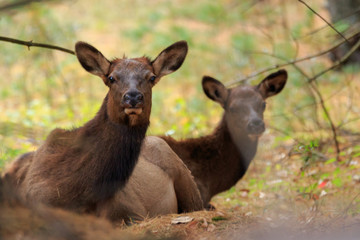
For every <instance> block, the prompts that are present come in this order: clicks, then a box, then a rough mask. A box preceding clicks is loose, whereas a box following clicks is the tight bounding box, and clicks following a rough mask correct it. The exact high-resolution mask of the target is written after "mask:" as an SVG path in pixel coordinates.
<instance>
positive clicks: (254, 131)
mask: <svg viewBox="0 0 360 240" xmlns="http://www.w3.org/2000/svg"><path fill="white" fill-rule="evenodd" d="M264 131H265V124H264V121H263V120H262V119H261V118H255V119H251V120H250V121H249V123H248V125H247V132H248V136H249V137H250V138H258V137H260V136H261V134H263V132H264Z"/></svg>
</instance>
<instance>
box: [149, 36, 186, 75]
mask: <svg viewBox="0 0 360 240" xmlns="http://www.w3.org/2000/svg"><path fill="white" fill-rule="evenodd" d="M187 52H188V45H187V43H186V41H179V42H176V43H174V44H173V45H171V46H169V47H167V48H166V49H165V50H163V51H162V52H161V53H160V54H159V55H158V56H157V57H156V58H155V60H154V61H152V63H151V64H152V66H153V68H154V73H155V74H156V76H157V79H159V78H160V77H162V76H165V75H167V74H170V73H172V72H175V71H176V70H178V69H179V68H180V67H181V65H182V63H183V62H184V60H185V57H186V54H187Z"/></svg>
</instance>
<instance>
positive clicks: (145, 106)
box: [4, 41, 201, 212]
mask: <svg viewBox="0 0 360 240" xmlns="http://www.w3.org/2000/svg"><path fill="white" fill-rule="evenodd" d="M187 50H188V47H187V43H186V42H185V41H179V42H176V43H174V44H173V45H171V46H169V47H168V48H166V49H165V50H163V51H162V52H161V53H160V54H159V55H158V56H157V57H156V58H155V60H153V61H151V60H150V59H149V58H147V57H141V58H130V59H129V58H126V57H124V58H122V59H120V58H117V59H114V60H112V61H109V60H108V59H107V58H105V57H104V56H103V54H102V53H101V52H100V51H98V50H97V49H96V48H94V47H93V46H91V45H89V44H87V43H84V42H78V43H77V44H76V45H75V52H76V56H77V58H78V60H79V62H80V64H81V65H82V67H83V68H84V69H85V70H86V71H88V72H89V73H91V74H94V75H96V76H98V77H100V78H101V79H102V80H103V82H104V84H105V85H106V86H107V87H108V88H109V91H108V93H107V95H106V97H105V99H104V100H103V103H102V105H101V107H100V110H99V111H98V113H97V114H96V116H95V117H94V118H93V119H92V120H90V121H88V122H87V123H86V124H85V125H83V126H82V127H79V128H76V129H72V130H64V129H55V130H53V131H52V132H51V133H50V134H49V136H48V137H47V139H46V141H45V142H44V144H43V145H42V146H40V147H39V149H38V150H37V151H35V152H30V153H27V154H25V155H23V156H21V157H20V158H18V159H17V160H15V161H14V163H13V164H12V165H10V167H9V168H8V170H6V171H5V174H4V178H5V179H7V181H10V182H12V183H13V184H15V186H16V187H17V188H18V189H19V192H21V193H22V198H24V199H26V200H27V201H31V202H40V203H45V204H47V205H51V206H55V207H61V208H65V209H70V210H75V211H77V212H92V211H94V210H95V209H97V205H101V203H102V202H106V201H107V200H109V199H111V198H113V197H114V195H115V194H116V192H118V191H120V190H121V189H122V188H123V186H124V185H125V184H126V182H127V181H128V179H129V177H130V176H131V174H132V172H133V170H134V167H135V165H136V163H137V160H138V157H139V154H140V150H141V146H142V143H143V140H144V138H145V133H146V130H147V128H148V125H149V118H150V111H151V95H152V87H153V86H154V85H155V84H156V83H157V82H158V81H159V80H160V78H161V77H163V76H165V75H167V74H170V73H172V72H174V71H176V70H177V69H178V68H179V67H180V66H181V65H182V63H183V61H184V59H185V57H186V54H187ZM163 145H164V144H163ZM165 146H167V145H166V144H165ZM167 147H168V146H167ZM168 148H169V147H168ZM170 153H172V154H168V155H175V154H174V153H173V152H171V150H170ZM175 156H176V155H175ZM150 181H151V179H149V182H148V184H151V182H150ZM194 186H195V190H197V189H196V185H195V183H194ZM195 193H198V192H196V191H195ZM198 198H199V201H201V198H200V195H198Z"/></svg>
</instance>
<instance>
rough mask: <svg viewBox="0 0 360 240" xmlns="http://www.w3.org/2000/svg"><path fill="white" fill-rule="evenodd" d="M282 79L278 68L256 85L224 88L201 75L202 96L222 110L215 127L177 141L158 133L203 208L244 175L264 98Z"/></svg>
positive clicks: (255, 140) (260, 128)
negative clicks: (195, 189)
mask: <svg viewBox="0 0 360 240" xmlns="http://www.w3.org/2000/svg"><path fill="white" fill-rule="evenodd" d="M286 81H287V72H286V71H285V70H279V71H278V72H276V73H272V74H270V75H269V76H267V77H266V78H265V79H264V80H263V81H262V82H261V83H259V84H258V85H256V86H237V87H234V88H230V89H227V88H226V87H225V86H224V85H223V84H222V83H221V82H219V81H218V80H216V79H214V78H212V77H208V76H204V77H203V80H202V86H203V90H204V92H205V94H206V96H207V97H209V98H210V99H211V100H213V101H215V102H217V103H219V104H220V105H221V106H222V108H223V109H224V114H223V116H222V119H221V121H220V123H219V124H218V126H217V127H216V128H215V130H214V131H213V132H212V133H211V134H210V135H207V136H203V137H200V138H192V139H185V140H180V141H177V140H175V139H173V138H172V137H169V136H162V138H163V139H164V140H165V141H166V142H167V143H168V144H169V146H170V147H171V148H172V149H173V150H174V151H175V153H176V154H177V155H178V156H179V157H180V158H181V159H182V160H183V162H184V163H185V164H186V166H187V167H188V168H189V169H190V171H191V173H192V175H193V176H194V178H195V182H196V184H197V186H198V188H199V190H200V194H201V197H202V200H203V203H204V207H205V208H208V209H210V208H212V206H211V205H210V204H209V202H210V200H211V198H212V197H213V196H214V195H216V194H217V193H220V192H222V191H225V190H227V189H229V188H230V187H232V186H233V185H235V184H236V183H237V182H238V180H240V179H241V178H242V177H243V175H244V174H245V172H246V170H247V168H248V166H249V164H250V162H251V160H252V159H253V158H254V156H255V154H256V151H257V145H258V139H259V137H260V136H261V135H262V133H263V132H264V131H265V124H264V121H263V113H264V110H265V107H266V102H265V100H266V99H267V98H268V97H271V96H274V95H276V94H278V93H279V92H281V90H282V89H283V88H284V86H285V84H286Z"/></svg>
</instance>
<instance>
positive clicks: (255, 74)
mask: <svg viewBox="0 0 360 240" xmlns="http://www.w3.org/2000/svg"><path fill="white" fill-rule="evenodd" d="M359 33H360V32H357V33H355V34H353V35H351V36H350V37H349V38H348V39H349V40H350V39H352V38H354V37H356V36H357V35H358V34H359ZM345 42H346V41H345V40H343V41H341V42H339V43H338V44H336V45H334V46H333V47H331V48H329V49H327V50H325V51H322V52H318V53H316V54H314V55H309V56H306V57H303V58H298V59H295V60H292V61H288V62H286V63H282V64H276V65H274V66H272V67H268V68H264V69H262V70H260V71H258V72H254V73H252V74H250V75H248V76H246V77H245V78H242V79H238V80H235V81H232V82H228V83H227V86H233V85H235V84H238V83H240V82H243V81H246V80H249V79H251V78H254V77H257V76H259V75H261V74H263V73H266V72H269V71H272V70H274V69H277V68H282V67H286V66H289V65H293V64H295V63H298V62H303V61H306V60H310V59H313V58H317V57H320V56H322V55H325V54H327V53H329V52H331V51H333V50H334V49H336V48H338V47H339V46H340V45H342V44H344V43H345ZM355 50H356V49H355ZM355 50H354V51H355ZM350 51H351V50H350ZM354 51H351V53H353V52H354ZM247 53H249V54H267V53H265V52H247ZM348 57H349V56H347V57H346V59H347V58H348ZM343 58H345V56H344V57H343ZM346 59H345V60H343V61H342V59H341V60H339V61H342V62H344V61H346ZM282 60H284V59H282ZM342 62H341V63H342ZM341 63H340V64H341ZM336 67H337V66H336Z"/></svg>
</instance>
